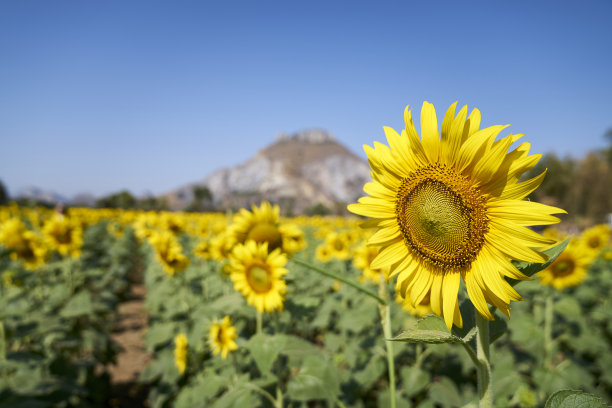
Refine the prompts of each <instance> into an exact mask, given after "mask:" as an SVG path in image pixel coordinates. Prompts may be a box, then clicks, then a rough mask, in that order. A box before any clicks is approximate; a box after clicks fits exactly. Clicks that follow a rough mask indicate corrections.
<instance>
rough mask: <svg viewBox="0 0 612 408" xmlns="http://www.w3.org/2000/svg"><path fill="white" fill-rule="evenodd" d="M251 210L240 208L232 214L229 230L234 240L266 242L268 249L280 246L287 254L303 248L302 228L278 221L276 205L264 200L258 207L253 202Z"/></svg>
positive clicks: (241, 242)
mask: <svg viewBox="0 0 612 408" xmlns="http://www.w3.org/2000/svg"><path fill="white" fill-rule="evenodd" d="M251 210H252V211H248V210H246V209H244V208H242V209H241V210H240V213H238V214H236V215H235V216H234V220H233V223H232V225H231V226H230V231H231V234H232V236H233V237H234V240H235V242H237V243H239V244H244V243H245V242H247V241H251V240H252V241H255V242H257V243H263V242H267V243H268V249H269V250H270V251H273V250H275V249H277V248H281V249H282V250H283V252H285V253H287V254H288V255H291V254H292V253H294V252H297V251H299V250H301V249H303V248H304V246H305V245H306V241H305V240H304V237H303V232H302V230H300V229H299V228H298V227H297V226H295V225H291V224H281V223H280V215H279V214H280V207H279V206H278V205H274V206H273V205H272V204H270V203H269V202H267V201H264V202H262V203H261V205H260V206H259V207H257V206H256V205H254V204H253V205H252V206H251Z"/></svg>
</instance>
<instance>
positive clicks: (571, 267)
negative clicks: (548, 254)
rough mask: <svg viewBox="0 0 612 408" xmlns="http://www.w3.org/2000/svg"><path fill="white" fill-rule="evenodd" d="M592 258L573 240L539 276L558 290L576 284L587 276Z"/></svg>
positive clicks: (543, 282) (545, 283) (544, 282)
mask: <svg viewBox="0 0 612 408" xmlns="http://www.w3.org/2000/svg"><path fill="white" fill-rule="evenodd" d="M591 259H592V258H591V256H590V254H589V253H588V252H585V251H584V249H583V248H581V245H580V244H575V243H574V242H573V241H572V242H571V243H570V245H568V247H567V248H566V249H565V251H563V253H562V254H561V255H559V256H558V257H557V259H555V260H554V261H553V263H551V264H550V265H549V266H548V268H546V269H544V270H543V271H541V272H539V273H538V274H537V276H538V278H539V279H540V282H542V284H543V285H548V286H552V287H554V288H555V289H557V290H563V289H565V288H567V287H570V286H576V285H578V284H579V283H581V282H582V281H583V280H584V278H585V277H586V275H587V271H588V270H589V264H590V262H591Z"/></svg>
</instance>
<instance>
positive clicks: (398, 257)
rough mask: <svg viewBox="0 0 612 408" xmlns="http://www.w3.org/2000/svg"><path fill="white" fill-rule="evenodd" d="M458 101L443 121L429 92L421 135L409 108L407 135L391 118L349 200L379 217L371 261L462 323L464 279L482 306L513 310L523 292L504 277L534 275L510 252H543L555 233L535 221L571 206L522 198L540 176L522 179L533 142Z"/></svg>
mask: <svg viewBox="0 0 612 408" xmlns="http://www.w3.org/2000/svg"><path fill="white" fill-rule="evenodd" d="M455 108H456V104H453V105H452V106H451V107H450V108H449V109H448V111H447V112H446V115H445V116H444V120H443V121H442V128H441V130H439V129H438V121H437V119H436V112H435V109H434V107H433V105H431V104H430V103H427V102H425V103H424V104H423V109H422V111H421V137H420V138H419V135H418V133H417V131H416V128H415V126H414V123H413V120H412V113H411V111H410V110H409V109H408V108H406V111H405V114H404V119H405V125H406V128H405V130H403V131H402V133H401V135H400V134H398V133H397V132H396V131H395V130H393V129H391V128H388V127H386V128H385V133H386V136H387V141H388V143H389V146H386V145H384V144H381V143H378V142H374V147H373V148H372V147H370V146H365V147H364V148H365V151H366V154H367V155H368V158H369V162H370V167H371V168H372V173H371V174H372V178H373V181H372V182H370V183H367V184H366V185H365V186H364V191H365V192H366V193H367V194H369V196H367V197H362V198H361V199H359V203H358V204H351V205H350V206H349V210H350V211H352V212H354V213H356V214H359V215H364V216H366V217H371V218H372V220H371V221H370V222H369V224H370V225H373V226H375V227H377V231H376V233H375V234H374V235H373V236H372V237H371V238H370V239H369V241H368V242H369V243H370V244H371V245H378V246H380V247H381V251H380V254H379V255H378V256H377V257H376V258H375V259H374V261H373V262H372V264H371V267H372V268H383V267H390V268H391V271H390V275H391V276H397V283H396V288H397V289H398V290H399V291H400V293H401V294H402V295H403V296H404V297H405V298H409V299H410V301H411V302H412V304H413V305H419V304H420V303H421V302H422V301H423V300H424V299H425V297H426V296H428V295H429V296H430V304H431V308H432V310H433V312H434V313H436V314H437V315H440V316H443V317H444V319H445V321H446V325H447V326H448V327H449V328H450V327H451V326H452V324H453V323H454V324H455V325H457V326H461V325H462V324H463V323H462V319H461V314H460V312H459V305H458V291H459V284H460V281H461V279H463V281H464V282H465V285H466V288H467V292H468V295H469V298H470V300H471V301H472V303H473V304H474V306H475V307H476V309H477V310H478V312H479V313H480V314H481V315H482V316H484V317H486V318H487V319H493V315H492V314H491V312H490V311H489V308H488V305H487V304H491V305H494V306H496V307H497V308H499V309H500V310H501V311H502V312H504V313H505V314H506V315H507V316H509V315H510V312H509V308H508V304H509V303H510V301H511V300H521V297H520V296H519V294H518V293H517V292H516V291H515V290H514V289H513V288H512V286H510V284H508V282H506V280H505V279H504V277H510V278H513V279H528V278H527V277H526V276H525V275H524V274H522V273H521V272H520V271H519V270H517V269H516V268H515V267H514V266H513V265H512V263H511V262H510V260H512V259H516V260H521V261H528V262H540V263H541V262H544V261H546V259H547V258H546V255H544V254H542V253H541V252H538V250H537V249H541V248H543V247H545V246H546V245H550V244H551V243H553V242H554V241H553V240H551V239H548V238H545V237H543V236H541V235H539V234H537V233H535V232H533V231H532V230H530V229H529V228H527V227H528V226H530V225H537V224H541V225H548V224H553V223H556V222H558V221H559V220H558V218H556V217H554V216H552V214H555V213H564V212H565V211H563V210H561V209H558V208H554V207H550V206H547V205H543V204H539V203H535V202H531V201H525V200H524V198H525V197H527V195H528V194H529V193H531V192H532V191H533V190H535V189H536V188H537V187H538V186H539V185H540V183H541V182H542V180H543V178H544V173H542V174H540V175H539V176H537V177H535V178H533V179H530V180H527V181H524V182H520V183H519V182H518V180H519V177H520V176H521V175H522V174H523V173H524V172H525V171H527V170H529V169H530V168H532V167H533V166H534V165H535V164H536V163H537V161H538V160H539V158H540V155H529V148H530V145H529V143H523V144H520V145H519V146H518V147H517V148H516V149H514V150H512V151H510V152H509V153H508V150H509V148H510V146H511V145H512V144H513V143H514V142H516V141H517V140H518V139H519V138H520V137H521V135H513V134H510V135H508V136H506V137H503V138H501V139H500V140H495V139H496V138H497V136H498V134H499V133H500V132H501V131H502V130H503V129H504V128H506V126H500V125H495V126H491V127H487V128H484V129H479V127H480V112H479V111H478V110H477V109H474V110H473V111H472V112H471V114H470V115H469V116H468V115H467V107H463V108H462V109H461V110H460V111H459V113H458V114H455Z"/></svg>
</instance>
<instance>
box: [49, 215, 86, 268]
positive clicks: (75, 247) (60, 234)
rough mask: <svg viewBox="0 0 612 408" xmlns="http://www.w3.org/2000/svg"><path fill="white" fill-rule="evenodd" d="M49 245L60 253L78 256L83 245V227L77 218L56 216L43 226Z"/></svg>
mask: <svg viewBox="0 0 612 408" xmlns="http://www.w3.org/2000/svg"><path fill="white" fill-rule="evenodd" d="M42 230H43V233H44V234H45V236H46V238H47V243H48V245H49V247H50V248H51V249H53V250H56V251H57V252H59V253H60V254H61V255H63V256H66V255H70V256H72V257H73V258H78V257H79V256H80V255H81V247H82V246H83V228H82V227H81V225H80V223H79V222H78V220H77V219H73V218H68V217H65V216H56V217H53V218H51V219H50V220H48V221H47V222H46V223H45V224H44V226H43V229H42Z"/></svg>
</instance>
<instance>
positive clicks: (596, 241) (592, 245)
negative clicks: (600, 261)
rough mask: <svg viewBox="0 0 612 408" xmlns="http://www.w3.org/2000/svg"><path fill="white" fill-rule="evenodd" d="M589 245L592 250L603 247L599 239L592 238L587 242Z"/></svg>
mask: <svg viewBox="0 0 612 408" xmlns="http://www.w3.org/2000/svg"><path fill="white" fill-rule="evenodd" d="M587 245H588V246H589V247H590V248H592V249H597V248H599V246H600V245H601V243H600V241H599V237H591V238H589V240H588V241H587Z"/></svg>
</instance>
